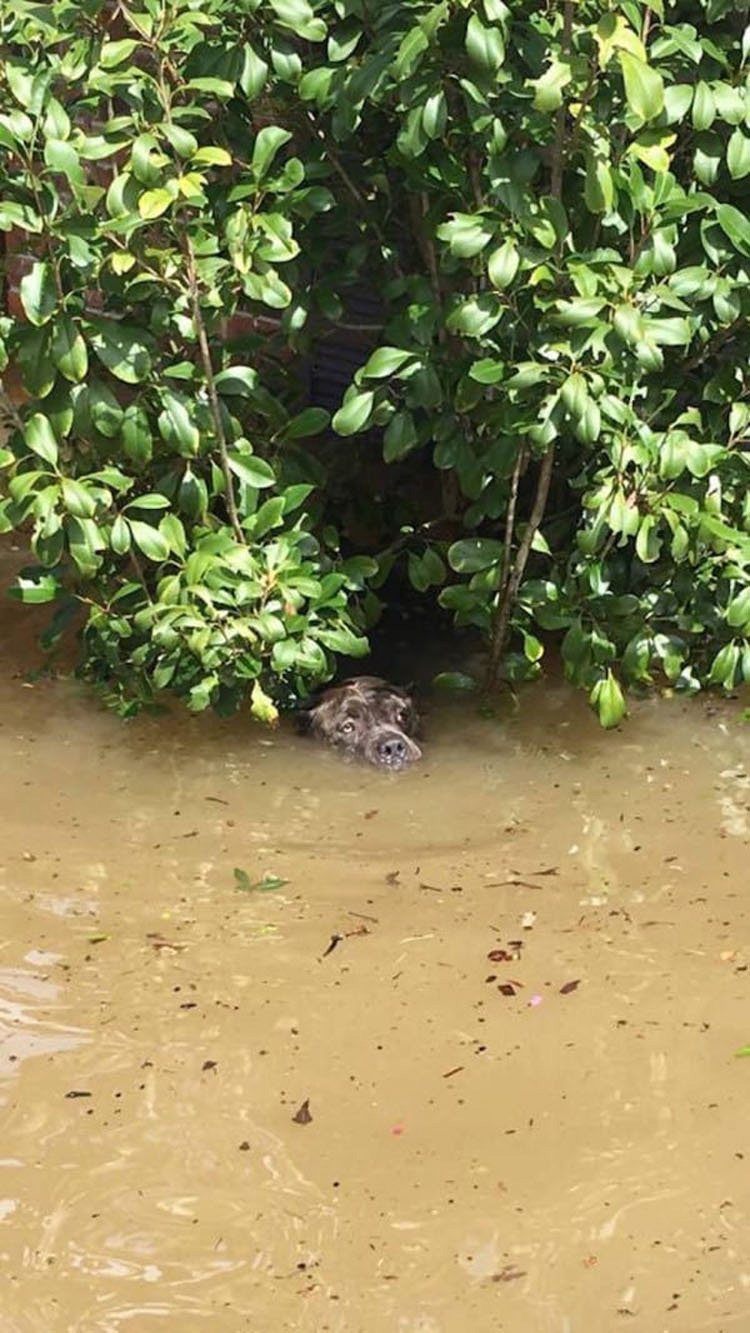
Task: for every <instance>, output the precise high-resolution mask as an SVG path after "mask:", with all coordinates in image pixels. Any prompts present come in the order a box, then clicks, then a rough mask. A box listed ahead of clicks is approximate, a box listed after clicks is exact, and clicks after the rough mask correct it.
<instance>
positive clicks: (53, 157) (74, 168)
mask: <svg viewBox="0 0 750 1333" xmlns="http://www.w3.org/2000/svg"><path fill="white" fill-rule="evenodd" d="M44 161H45V162H46V164H47V166H48V167H49V168H50V170H51V171H59V172H60V173H61V174H62V175H63V176H65V178H66V180H68V181H69V182H70V184H71V185H83V184H84V181H85V178H84V174H83V171H82V169H81V163H80V159H79V157H78V153H77V152H76V150H75V148H74V147H73V145H72V143H68V142H67V141H66V140H64V139H47V141H46V143H45V145H44Z"/></svg>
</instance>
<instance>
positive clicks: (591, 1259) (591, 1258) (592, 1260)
mask: <svg viewBox="0 0 750 1333" xmlns="http://www.w3.org/2000/svg"><path fill="white" fill-rule="evenodd" d="M598 1262H599V1260H598V1259H597V1257H596V1255H595V1254H587V1255H586V1258H585V1259H582V1260H581V1263H582V1264H583V1266H584V1268H593V1267H594V1265H595V1264H598Z"/></svg>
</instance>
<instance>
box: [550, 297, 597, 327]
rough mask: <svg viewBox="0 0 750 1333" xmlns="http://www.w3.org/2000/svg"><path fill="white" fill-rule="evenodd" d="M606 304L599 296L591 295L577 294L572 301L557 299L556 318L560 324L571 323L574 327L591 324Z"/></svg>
mask: <svg viewBox="0 0 750 1333" xmlns="http://www.w3.org/2000/svg"><path fill="white" fill-rule="evenodd" d="M604 304H605V303H604V301H602V300H600V299H599V298H598V297H590V296H575V297H573V299H572V300H570V301H555V310H556V311H557V314H556V319H557V321H558V322H559V323H560V324H569V325H571V326H572V327H573V328H577V327H578V326H579V325H584V324H591V323H592V322H593V321H594V320H595V319H596V317H597V315H598V314H599V312H600V311H601V310H602V309H603V307H604Z"/></svg>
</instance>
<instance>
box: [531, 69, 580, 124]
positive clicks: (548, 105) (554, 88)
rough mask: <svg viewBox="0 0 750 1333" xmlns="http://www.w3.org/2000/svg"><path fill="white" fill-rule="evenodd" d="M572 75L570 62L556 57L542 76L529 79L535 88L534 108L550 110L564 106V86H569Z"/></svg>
mask: <svg viewBox="0 0 750 1333" xmlns="http://www.w3.org/2000/svg"><path fill="white" fill-rule="evenodd" d="M572 77H573V75H572V71H571V68H570V65H569V64H568V62H567V61H564V60H559V59H557V57H554V58H553V59H552V61H551V62H550V65H549V68H548V69H546V70H545V72H544V74H543V75H542V76H541V78H539V79H530V80H529V82H530V84H531V87H532V88H533V89H534V110H535V111H544V112H549V111H556V110H557V109H558V107H560V106H562V100H563V88H566V87H567V85H568V84H569V83H570V81H571V79H572Z"/></svg>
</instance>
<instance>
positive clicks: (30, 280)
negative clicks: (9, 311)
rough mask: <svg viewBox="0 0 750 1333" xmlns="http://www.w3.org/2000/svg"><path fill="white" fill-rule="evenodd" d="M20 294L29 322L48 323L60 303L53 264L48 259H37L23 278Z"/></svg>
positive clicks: (36, 323)
mask: <svg viewBox="0 0 750 1333" xmlns="http://www.w3.org/2000/svg"><path fill="white" fill-rule="evenodd" d="M19 295H20V297H21V305H22V306H23V309H24V313H25V315H26V318H27V319H28V320H29V322H30V323H31V324H35V325H37V327H38V326H40V325H42V324H46V323H47V320H48V319H50V318H51V316H52V315H53V314H54V313H55V310H56V309H57V303H58V295H57V288H56V285H55V278H54V274H53V271H52V265H51V264H49V263H48V262H47V261H46V260H37V262H36V263H35V264H34V266H33V268H32V269H31V272H30V273H27V274H26V275H25V277H23V278H22V279H21V282H20V284H19Z"/></svg>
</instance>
